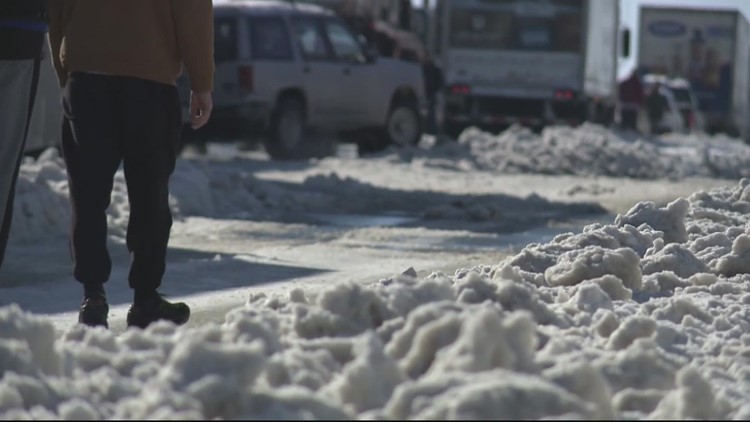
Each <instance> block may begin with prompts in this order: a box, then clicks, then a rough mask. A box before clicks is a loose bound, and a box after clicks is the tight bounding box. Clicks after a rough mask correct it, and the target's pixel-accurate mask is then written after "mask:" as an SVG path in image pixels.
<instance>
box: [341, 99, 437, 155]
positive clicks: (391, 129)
mask: <svg viewBox="0 0 750 422" xmlns="http://www.w3.org/2000/svg"><path fill="white" fill-rule="evenodd" d="M421 138H422V122H421V120H420V117H419V112H418V111H417V107H416V105H413V104H410V103H408V102H396V103H394V104H393V106H392V107H391V110H390V111H389V112H388V118H387V119H386V123H385V126H383V127H380V128H375V129H374V130H369V131H366V132H363V133H361V134H359V136H357V141H356V142H357V145H358V147H359V151H360V152H361V153H365V154H367V153H375V152H380V151H382V150H384V149H386V148H388V147H389V146H391V145H393V146H396V147H407V146H413V145H417V144H418V143H419V140H420V139H421Z"/></svg>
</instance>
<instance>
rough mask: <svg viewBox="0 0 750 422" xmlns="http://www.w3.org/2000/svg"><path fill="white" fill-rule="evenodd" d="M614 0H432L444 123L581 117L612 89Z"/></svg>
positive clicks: (454, 128) (452, 127)
mask: <svg viewBox="0 0 750 422" xmlns="http://www.w3.org/2000/svg"><path fill="white" fill-rule="evenodd" d="M619 12H620V11H619V1H618V0H438V2H437V4H436V7H435V8H434V9H432V10H431V13H430V18H429V24H430V25H431V30H430V34H431V35H430V40H429V45H430V48H431V50H432V51H433V52H434V55H435V56H436V58H437V59H438V60H437V61H438V63H439V64H440V65H441V66H442V68H443V71H444V74H445V82H446V92H445V100H444V106H443V110H442V111H443V113H442V114H443V121H444V127H445V128H446V130H447V132H448V133H449V134H453V135H455V134H457V133H459V132H460V130H461V129H463V128H465V127H467V126H469V125H477V126H480V127H484V126H496V125H499V126H507V125H508V124H512V123H521V124H524V125H527V126H531V127H543V126H544V125H549V124H570V125H575V124H579V123H581V122H583V121H585V120H587V119H591V118H593V116H594V112H595V110H597V109H598V108H597V105H599V106H602V107H603V108H605V109H606V108H610V109H611V108H612V107H613V106H614V104H615V102H616V93H617V59H618V58H617V47H618V31H619Z"/></svg>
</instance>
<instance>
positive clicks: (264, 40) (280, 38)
mask: <svg viewBox="0 0 750 422" xmlns="http://www.w3.org/2000/svg"><path fill="white" fill-rule="evenodd" d="M248 22H249V26H250V48H251V49H252V55H253V58H255V59H265V60H291V59H292V46H291V42H290V40H289V33H288V32H287V29H286V25H285V24H284V20H283V19H281V18H280V17H263V18H250V19H249V20H248Z"/></svg>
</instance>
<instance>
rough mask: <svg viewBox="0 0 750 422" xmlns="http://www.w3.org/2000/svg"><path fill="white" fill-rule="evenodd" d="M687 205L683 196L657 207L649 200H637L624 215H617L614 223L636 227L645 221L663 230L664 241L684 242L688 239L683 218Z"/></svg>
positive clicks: (656, 228) (685, 215)
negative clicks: (663, 206)
mask: <svg viewBox="0 0 750 422" xmlns="http://www.w3.org/2000/svg"><path fill="white" fill-rule="evenodd" d="M689 207H690V202H688V200H687V199H685V198H679V199H676V200H674V201H672V202H670V203H669V204H668V205H667V206H666V207H665V208H657V206H656V204H654V203H653V202H650V201H646V202H639V203H638V204H636V205H634V206H633V208H631V209H630V211H628V212H627V213H626V214H625V215H621V214H620V215H618V216H617V217H616V218H615V225H617V226H624V225H626V224H629V225H631V226H634V227H638V226H640V225H641V224H644V223H645V224H648V225H649V226H650V227H651V228H653V229H655V230H659V231H661V232H663V233H664V241H665V242H666V243H673V242H676V243H685V242H686V241H687V240H688V235H687V229H686V228H685V218H686V217H687V213H688V209H689Z"/></svg>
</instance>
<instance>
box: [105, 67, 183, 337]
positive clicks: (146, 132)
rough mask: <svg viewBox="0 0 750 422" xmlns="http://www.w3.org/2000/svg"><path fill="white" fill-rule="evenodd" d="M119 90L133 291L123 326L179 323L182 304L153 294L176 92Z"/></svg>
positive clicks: (163, 239)
mask: <svg viewBox="0 0 750 422" xmlns="http://www.w3.org/2000/svg"><path fill="white" fill-rule="evenodd" d="M118 90H119V93H118V100H119V102H118V104H119V106H120V110H119V115H120V116H121V119H120V121H119V122H118V127H119V128H120V139H121V141H120V142H121V145H122V146H123V159H124V170H125V180H126V182H127V185H128V199H129V202H130V219H129V221H128V231H127V239H126V240H127V246H128V249H129V250H130V254H131V264H130V275H129V277H128V282H129V284H130V287H131V288H132V289H133V291H134V300H133V307H131V310H130V311H129V312H128V325H134V326H139V327H145V326H146V325H148V324H149V323H150V322H153V321H154V320H157V319H166V320H170V321H172V322H175V323H178V324H181V323H184V322H186V321H187V318H188V317H189V315H190V310H189V308H188V307H187V305H185V304H181V303H178V304H171V303H169V302H166V301H164V300H163V299H161V297H160V296H159V294H158V293H157V289H158V288H159V286H161V282H162V278H163V277H164V272H165V269H166V259H167V246H168V243H169V234H170V230H171V228H172V213H171V210H170V208H169V178H170V176H171V175H172V172H173V171H174V168H175V162H176V158H177V151H178V146H179V137H180V126H181V117H182V116H181V110H180V101H179V97H178V94H177V89H176V88H175V87H174V86H171V85H165V84H160V83H156V82H151V81H146V80H141V79H135V78H120V80H119V81H118Z"/></svg>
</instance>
